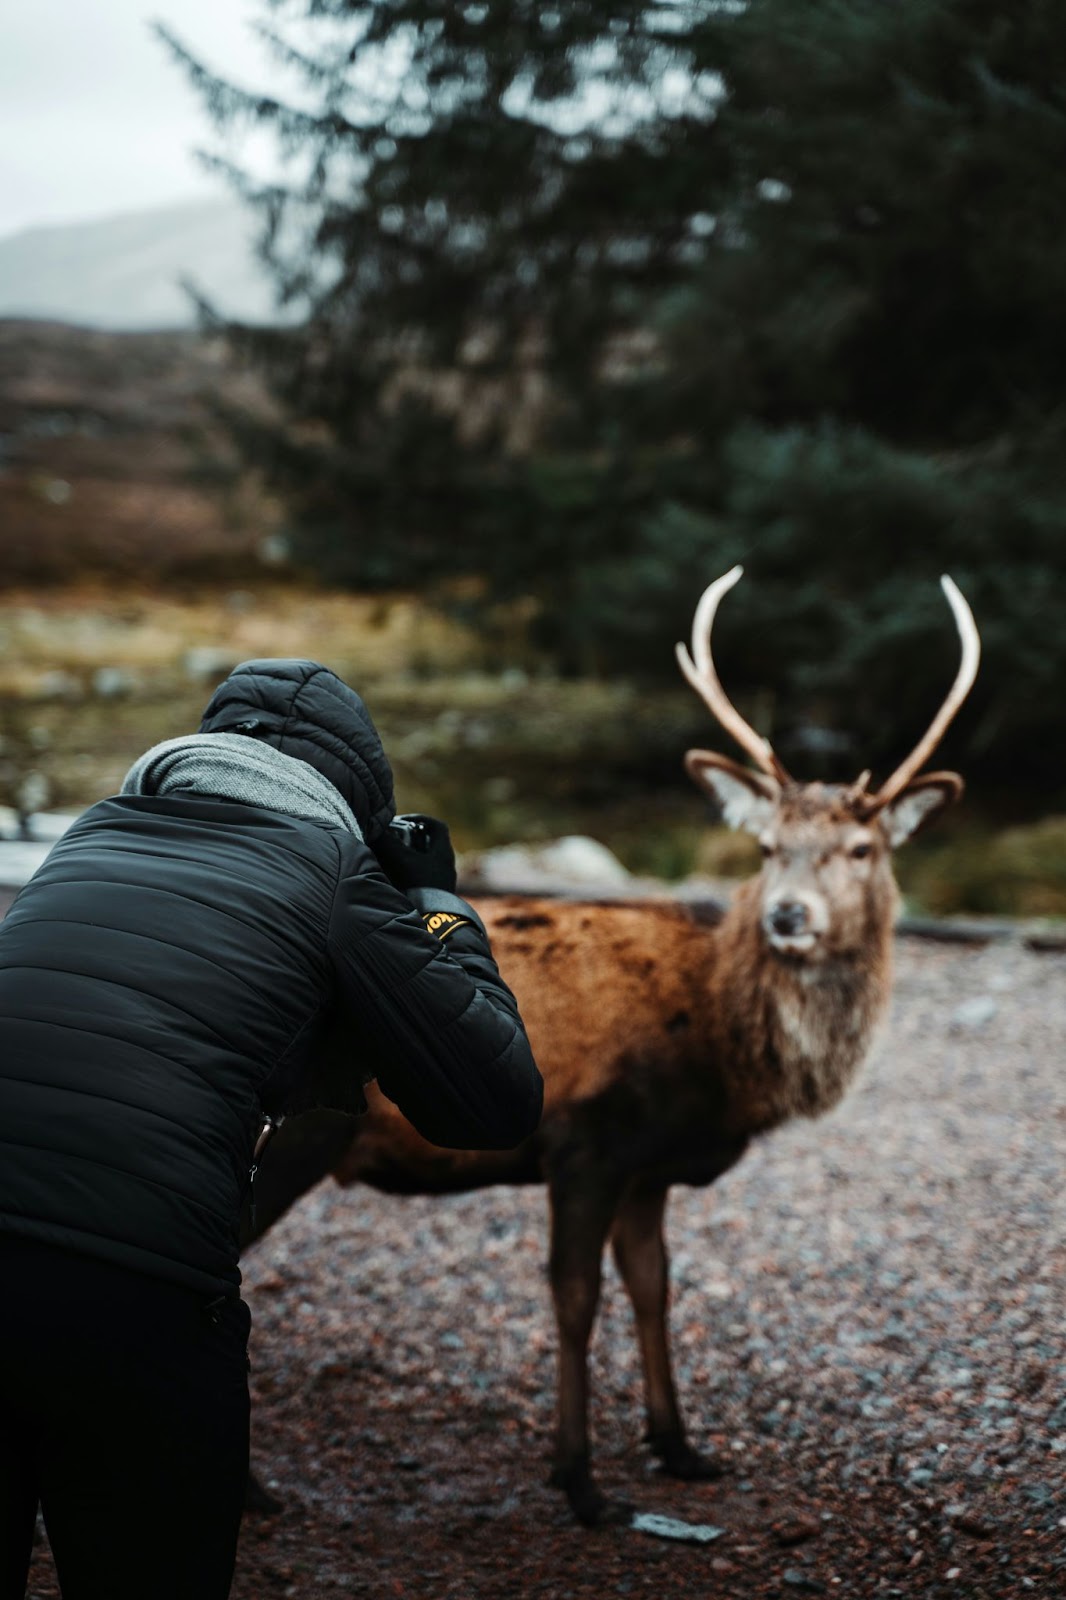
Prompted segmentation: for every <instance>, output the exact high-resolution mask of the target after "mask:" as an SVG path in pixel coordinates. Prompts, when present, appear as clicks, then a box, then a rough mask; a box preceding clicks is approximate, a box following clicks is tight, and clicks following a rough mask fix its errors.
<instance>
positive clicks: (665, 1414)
mask: <svg viewBox="0 0 1066 1600" xmlns="http://www.w3.org/2000/svg"><path fill="white" fill-rule="evenodd" d="M666 1195H667V1191H666V1189H664V1188H659V1187H656V1188H641V1187H639V1186H638V1187H636V1188H633V1189H631V1190H630V1191H629V1192H628V1193H627V1194H626V1195H625V1197H624V1198H623V1200H622V1202H621V1204H620V1205H619V1207H618V1213H617V1215H616V1217H615V1220H614V1227H613V1229H612V1233H611V1245H612V1248H613V1251H614V1259H615V1261H616V1262H617V1264H618V1270H619V1272H620V1274H621V1276H622V1281H623V1283H624V1284H625V1286H626V1289H627V1291H628V1293H629V1298H630V1300H631V1301H632V1303H633V1311H634V1314H635V1316H636V1322H637V1337H638V1339H639V1340H640V1353H641V1357H642V1360H643V1363H644V1385H645V1397H646V1403H647V1412H648V1443H649V1444H650V1445H651V1448H652V1452H653V1454H655V1455H656V1456H658V1458H659V1460H660V1461H661V1462H662V1466H663V1471H664V1472H667V1473H669V1474H670V1476H671V1477H674V1478H689V1479H693V1478H717V1477H719V1476H720V1475H721V1468H720V1467H719V1466H718V1465H717V1463H716V1462H715V1461H714V1460H713V1458H709V1457H706V1456H702V1455H700V1453H699V1451H698V1450H694V1449H693V1447H692V1446H691V1445H690V1444H689V1442H688V1440H687V1439H686V1438H685V1425H684V1423H683V1422H682V1420H681V1412H680V1410H679V1408H678V1404H677V1393H676V1390H675V1388H674V1378H673V1373H672V1371H671V1367H670V1341H669V1334H668V1332H667V1325H666V1313H667V1306H668V1304H669V1298H670V1285H669V1258H668V1256H667V1252H666V1241H665V1239H664V1238H663V1212H664V1210H665V1208H666Z"/></svg>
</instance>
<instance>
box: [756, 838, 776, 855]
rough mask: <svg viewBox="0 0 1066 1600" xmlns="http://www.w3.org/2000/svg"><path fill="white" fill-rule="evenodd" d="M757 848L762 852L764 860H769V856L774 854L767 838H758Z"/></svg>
mask: <svg viewBox="0 0 1066 1600" xmlns="http://www.w3.org/2000/svg"><path fill="white" fill-rule="evenodd" d="M759 849H760V850H761V851H762V853H763V859H764V860H769V858H770V856H772V855H773V854H774V846H773V845H772V844H771V843H770V841H769V839H760V840H759Z"/></svg>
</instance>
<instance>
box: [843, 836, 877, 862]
mask: <svg viewBox="0 0 1066 1600" xmlns="http://www.w3.org/2000/svg"><path fill="white" fill-rule="evenodd" d="M872 849H873V846H872V845H871V843H870V841H869V840H868V839H863V840H861V841H860V842H859V843H858V844H853V845H852V847H851V849H850V850H849V851H848V854H849V855H850V857H851V859H852V860H853V861H865V860H866V857H867V856H868V855H869V854H870V851H871V850H872Z"/></svg>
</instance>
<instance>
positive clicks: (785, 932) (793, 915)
mask: <svg viewBox="0 0 1066 1600" xmlns="http://www.w3.org/2000/svg"><path fill="white" fill-rule="evenodd" d="M810 920H811V913H810V910H809V908H808V907H807V906H805V905H804V904H803V902H802V901H800V900H779V901H778V902H777V904H776V905H774V906H771V908H770V917H769V922H770V928H771V930H772V931H773V932H774V933H776V934H778V935H780V937H781V938H782V939H792V938H794V937H795V936H796V934H798V933H806V932H807V931H808V927H809V924H810Z"/></svg>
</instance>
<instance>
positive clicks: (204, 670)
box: [182, 644, 239, 683]
mask: <svg viewBox="0 0 1066 1600" xmlns="http://www.w3.org/2000/svg"><path fill="white" fill-rule="evenodd" d="M238 659H239V658H238V657H237V656H236V655H234V653H233V651H232V650H223V649H221V648H220V647H219V646H218V645H213V644H198V645H194V646H193V648H192V649H191V650H186V652H185V655H184V656H183V658H182V666H183V667H184V669H185V676H186V677H187V678H192V679H194V681H196V682H197V683H199V682H201V681H202V680H203V679H205V678H224V677H226V675H227V674H228V673H230V672H232V670H233V668H234V667H235V666H236V665H237V662H238Z"/></svg>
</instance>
